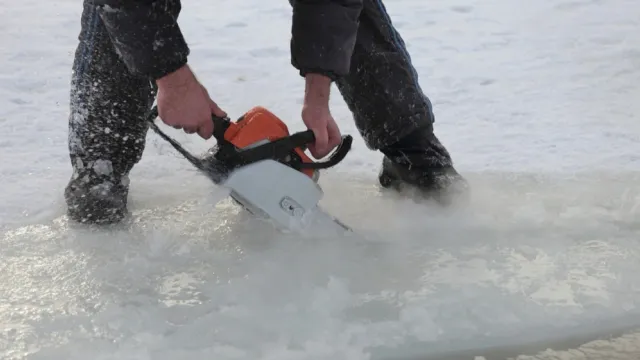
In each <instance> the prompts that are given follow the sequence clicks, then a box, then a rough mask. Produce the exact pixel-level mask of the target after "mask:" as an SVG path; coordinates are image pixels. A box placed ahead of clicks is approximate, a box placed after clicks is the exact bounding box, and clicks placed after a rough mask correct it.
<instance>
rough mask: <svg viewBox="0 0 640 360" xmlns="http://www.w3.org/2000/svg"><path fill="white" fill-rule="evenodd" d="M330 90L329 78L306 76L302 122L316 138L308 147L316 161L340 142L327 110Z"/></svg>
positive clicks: (334, 122)
mask: <svg viewBox="0 0 640 360" xmlns="http://www.w3.org/2000/svg"><path fill="white" fill-rule="evenodd" d="M330 90H331V80H330V79H329V78H327V77H325V76H322V75H318V74H308V75H307V76H306V88H305V96H304V105H303V107H302V121H304V124H305V125H306V126H307V128H308V129H310V130H312V131H313V133H314V135H315V137H316V141H315V143H313V144H310V145H309V151H310V152H311V155H313V157H314V158H316V159H320V158H323V157H325V156H327V155H328V154H329V153H330V152H331V150H333V149H334V148H335V147H336V146H338V145H339V144H340V140H341V134H340V129H339V128H338V125H337V124H336V121H335V120H334V119H333V116H332V115H331V111H330V110H329V92H330Z"/></svg>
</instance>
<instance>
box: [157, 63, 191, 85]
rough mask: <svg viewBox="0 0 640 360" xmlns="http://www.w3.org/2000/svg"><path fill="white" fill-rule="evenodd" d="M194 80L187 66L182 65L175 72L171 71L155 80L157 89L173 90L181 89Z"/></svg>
mask: <svg viewBox="0 0 640 360" xmlns="http://www.w3.org/2000/svg"><path fill="white" fill-rule="evenodd" d="M194 80H195V75H194V74H193V72H192V71H191V68H189V65H186V64H185V65H183V66H182V67H180V68H178V69H177V70H176V71H173V72H171V73H169V74H167V75H165V76H163V77H161V78H159V79H157V80H156V85H158V88H159V89H175V88H183V87H186V86H188V85H190V84H191V83H193V81H194Z"/></svg>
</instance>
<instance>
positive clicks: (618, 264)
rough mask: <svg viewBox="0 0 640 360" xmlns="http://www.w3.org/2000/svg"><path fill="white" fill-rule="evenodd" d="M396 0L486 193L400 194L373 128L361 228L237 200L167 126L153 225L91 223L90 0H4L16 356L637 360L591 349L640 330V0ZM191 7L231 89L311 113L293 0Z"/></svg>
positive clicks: (448, 139) (5, 325)
mask: <svg viewBox="0 0 640 360" xmlns="http://www.w3.org/2000/svg"><path fill="white" fill-rule="evenodd" d="M386 6H387V8H388V10H389V12H390V14H391V16H392V18H393V19H394V22H395V24H396V25H397V26H398V28H399V30H400V31H401V32H402V34H403V37H404V38H405V40H406V42H407V45H408V46H409V50H410V51H411V53H412V57H413V60H414V62H415V65H416V68H417V69H418V71H419V73H420V75H421V83H422V86H423V88H424V90H425V92H427V93H428V94H429V95H430V96H431V98H432V101H433V103H434V106H435V112H436V116H437V123H436V129H437V133H438V135H439V136H440V137H441V138H442V140H443V142H444V143H445V144H446V145H447V146H448V148H449V150H450V151H451V153H452V154H453V156H454V158H455V160H456V163H457V165H458V168H459V170H460V171H461V172H463V173H464V174H466V175H468V176H469V178H470V180H471V182H472V184H473V187H474V193H473V198H472V202H471V204H470V206H469V208H466V209H456V210H452V211H451V212H445V213H442V212H437V211H435V210H434V209H432V208H430V207H421V206H417V205H415V204H411V203H408V202H403V201H399V200H396V199H390V198H389V197H388V196H381V195H380V194H379V193H378V190H377V189H376V188H375V174H376V172H377V170H378V165H379V162H380V155H379V154H377V153H373V152H370V151H368V150H367V149H366V147H365V146H364V144H363V143H362V141H361V140H360V139H359V138H357V139H356V141H355V144H354V150H353V153H352V154H351V155H350V156H349V157H348V158H347V159H346V160H345V162H344V164H342V165H340V166H339V167H338V169H337V171H336V172H335V173H331V174H327V176H323V179H322V184H323V187H324V190H325V193H326V199H325V201H324V204H323V205H324V206H325V208H326V209H328V210H330V211H331V212H332V213H335V214H336V215H339V216H340V218H342V219H343V220H345V221H346V222H347V223H349V224H351V225H353V226H354V227H355V228H356V230H357V232H358V233H359V234H361V237H360V236H351V237H346V238H345V237H336V236H333V235H331V234H325V233H313V234H309V235H308V236H307V237H302V238H301V237H297V236H291V235H289V236H283V235H281V234H277V233H275V232H273V230H271V228H270V227H269V226H267V225H266V224H262V223H260V222H256V221H250V220H249V219H248V218H247V217H246V216H245V215H244V214H242V213H238V212H237V209H236V208H235V207H233V206H231V205H230V204H228V203H226V202H225V203H222V204H219V205H218V206H217V207H216V212H213V211H212V209H213V208H214V205H213V204H214V202H215V200H216V199H218V198H220V197H222V196H223V195H224V194H221V193H217V192H216V191H215V190H214V189H213V187H212V186H211V185H210V184H208V183H207V182H206V180H204V179H202V178H201V177H198V176H197V175H196V174H195V172H194V171H193V170H192V169H190V168H189V165H188V164H187V163H186V162H185V161H182V160H181V159H180V158H179V157H178V156H177V155H176V154H175V153H174V152H173V151H171V150H170V148H169V147H168V146H167V145H165V144H163V143H162V142H161V141H160V140H159V139H158V138H157V137H155V136H154V135H152V134H150V135H149V137H148V139H149V143H148V146H147V149H146V151H145V156H144V159H143V160H142V162H141V163H140V164H139V165H138V166H137V167H136V168H135V170H134V171H133V173H132V174H131V178H132V191H131V209H132V211H133V212H134V215H135V217H134V222H133V223H131V224H125V225H123V227H122V228H115V229H111V230H108V231H101V232H93V231H90V230H87V229H83V228H75V227H72V226H70V225H69V224H68V223H67V222H66V220H65V219H64V217H62V216H61V215H62V214H63V211H62V208H61V204H62V203H61V194H62V189H63V187H64V185H65V183H66V181H67V179H68V177H69V175H70V167H69V163H68V157H67V152H66V151H67V150H66V141H67V132H66V131H67V129H66V126H67V125H66V124H67V112H68V105H67V104H68V88H69V87H68V84H69V78H70V71H71V62H72V55H73V52H74V51H75V46H76V38H77V34H78V30H79V14H80V11H81V6H80V4H79V2H77V1H71V0H65V1H58V2H56V3H55V5H53V3H52V4H51V5H49V4H42V3H40V2H35V1H32V0H23V1H20V2H14V1H9V0H0V8H1V9H2V10H1V11H0V19H1V20H2V21H0V42H1V43H2V44H3V46H2V47H1V48H0V56H1V58H2V67H0V123H2V125H3V131H2V133H0V151H2V153H3V154H4V155H3V156H2V161H1V162H0V163H1V170H2V171H1V173H0V180H2V182H3V191H2V193H1V195H0V196H1V197H0V229H1V230H2V232H3V233H2V237H1V238H0V246H1V249H2V250H1V251H0V358H3V359H5V358H6V359H24V358H30V359H86V358H92V359H132V360H133V359H135V360H139V359H154V360H155V359H160V360H162V359H178V358H185V359H210V358H216V359H336V358H338V359H387V358H420V359H425V358H429V357H431V358H438V359H442V358H452V359H459V358H460V355H452V353H457V354H467V355H469V356H470V357H467V358H473V356H476V355H478V356H485V357H486V358H487V359H492V358H504V357H509V356H511V357H514V358H516V357H517V356H518V355H522V356H520V357H517V358H518V359H519V360H524V359H576V360H577V359H637V358H638V356H639V355H638V354H639V353H640V345H639V344H640V336H637V335H626V336H625V337H622V338H619V339H618V340H615V341H608V340H606V339H605V340H599V341H596V342H591V343H589V344H586V345H584V346H582V347H580V346H581V344H584V343H587V342H589V341H591V340H594V339H596V338H599V337H600V335H599V334H604V336H606V335H607V334H609V333H617V332H620V331H623V332H624V331H626V330H629V329H633V328H634V327H636V326H639V327H640V310H639V309H638V305H639V304H638V302H639V300H638V299H640V297H639V296H638V290H639V289H640V280H638V278H637V276H636V275H637V273H638V270H640V269H639V267H640V265H638V264H640V261H639V260H640V247H638V239H640V236H639V235H640V222H638V220H637V219H638V215H639V211H640V208H639V207H638V200H639V194H640V185H639V184H640V182H639V181H638V180H640V173H639V172H637V171H638V168H639V165H640V163H639V161H638V153H639V152H640V145H639V144H640V142H638V140H639V137H640V135H638V134H640V125H638V124H639V123H638V121H637V115H635V114H637V113H638V111H639V110H640V105H638V104H639V103H638V102H637V99H638V97H639V95H640V92H639V90H638V88H637V86H636V84H637V83H638V82H640V67H639V65H640V50H639V49H640V37H638V36H636V34H637V33H638V31H639V30H640V23H639V22H638V19H637V14H638V10H640V8H639V5H638V4H637V1H633V0H613V1H609V2H601V1H567V0H563V1H550V0H544V1H536V2H526V3H515V2H512V1H507V0H492V1H484V2H480V1H471V0H467V1H463V0H458V1H454V2H451V1H444V0H441V1H429V2H425V1H418V0H397V1H388V2H387V4H386ZM183 7H184V13H183V15H182V16H181V19H180V22H181V25H182V27H183V29H184V33H185V36H186V37H187V39H188V41H189V43H190V45H191V47H192V54H193V55H192V60H191V62H192V64H193V66H194V68H195V70H196V72H197V74H198V76H199V77H200V78H201V79H202V81H203V82H204V83H205V84H206V85H207V86H208V87H209V89H210V93H211V94H212V96H214V98H215V99H216V100H217V101H218V103H219V104H220V105H221V106H222V107H223V108H224V109H225V110H226V111H227V112H229V113H230V114H236V115H239V114H240V113H242V112H244V111H246V110H247V109H248V108H250V107H252V106H255V105H264V106H267V107H268V108H270V109H272V110H273V111H274V112H275V113H277V114H278V115H280V116H281V117H282V118H283V119H286V121H287V123H288V124H289V126H290V128H291V129H292V130H299V129H301V128H302V126H303V125H302V124H301V122H300V121H298V120H296V119H298V118H299V113H300V105H301V100H300V99H301V94H302V91H303V84H302V82H301V80H300V78H299V77H298V75H297V73H296V71H295V70H293V69H292V68H291V66H290V65H289V58H288V46H289V44H288V40H289V26H290V9H289V7H288V4H287V2H286V1H281V2H276V1H273V2H265V1H258V0H250V1H242V2H237V3H236V2H217V1H205V0H188V1H184V2H183ZM333 102H334V104H335V108H334V110H333V111H334V115H335V116H336V118H337V120H338V121H339V122H340V124H341V129H342V131H343V132H344V133H351V134H354V135H355V134H356V133H357V131H356V129H355V127H354V126H353V124H352V122H351V121H350V116H349V112H348V110H347V109H346V107H345V105H344V104H343V103H342V101H341V100H340V98H339V96H338V95H337V92H336V95H335V96H334V97H333ZM169 133H170V134H172V135H174V136H175V137H176V138H177V139H179V140H180V141H182V142H184V143H185V144H186V145H187V146H188V147H189V148H191V149H193V150H194V151H201V150H204V149H206V148H207V147H208V146H210V145H211V144H212V143H211V142H202V141H199V140H198V139H197V138H195V137H193V136H188V135H185V134H180V133H178V132H175V131H169ZM576 339H577V340H576ZM524 343H528V344H534V345H535V346H534V345H531V346H524V345H522V344H524ZM510 346H511V348H509V347H510ZM547 347H552V348H554V349H555V350H561V349H569V350H566V351H546V352H545V351H544V350H545V349H546V348H547ZM477 348H488V350H477ZM505 349H506V350H505ZM523 354H525V355H523ZM448 356H450V357H448ZM492 356H493V357H492ZM528 356H531V357H528Z"/></svg>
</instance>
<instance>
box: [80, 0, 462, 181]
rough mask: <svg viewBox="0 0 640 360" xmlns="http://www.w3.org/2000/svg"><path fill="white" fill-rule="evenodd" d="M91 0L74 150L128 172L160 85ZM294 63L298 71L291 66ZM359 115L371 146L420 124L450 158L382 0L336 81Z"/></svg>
mask: <svg viewBox="0 0 640 360" xmlns="http://www.w3.org/2000/svg"><path fill="white" fill-rule="evenodd" d="M89 3H90V2H89V1H85V4H84V11H83V14H82V28H81V32H80V36H79V40H80V42H79V45H78V48H77V50H76V54H75V60H74V64H73V78H72V84H71V114H70V117H69V152H70V157H71V162H72V165H73V167H74V170H75V171H76V173H78V172H81V169H83V168H90V167H92V166H94V164H96V163H100V164H102V165H101V166H103V167H104V164H105V163H110V164H111V165H110V166H111V167H112V169H111V170H112V171H113V172H114V173H115V174H117V175H120V176H123V175H126V174H127V173H128V172H129V171H130V170H131V169H132V168H133V166H134V165H135V164H136V163H137V162H138V161H139V160H140V157H141V155H142V152H143V150H144V146H145V136H146V132H147V124H146V122H145V118H144V117H145V114H146V113H147V111H148V110H149V109H150V107H151V106H152V104H153V101H154V98H155V93H154V90H153V87H152V84H151V82H150V81H149V79H146V78H140V77H136V76H133V75H132V74H130V73H129V71H128V70H127V68H126V67H125V65H124V63H123V62H122V61H121V60H120V59H119V57H118V54H117V53H116V52H115V50H114V47H113V46H112V44H111V41H110V39H109V36H108V34H107V32H106V30H105V27H104V25H103V24H102V21H101V20H100V17H99V15H98V13H97V12H96V10H95V8H94V7H93V6H92V5H90V4H89ZM292 71H294V70H293V69H292ZM336 85H337V87H338V89H339V90H340V93H341V94H342V96H343V98H344V100H345V102H346V104H347V105H348V107H349V109H350V110H351V111H352V113H353V117H354V120H355V122H356V125H357V127H358V129H359V131H360V134H361V135H362V137H363V138H364V139H365V141H366V143H367V145H368V146H369V147H370V148H371V149H375V150H383V151H384V150H385V148H386V147H388V146H390V145H392V144H394V143H396V142H397V141H398V140H399V139H401V138H404V137H405V136H407V135H409V134H412V133H413V134H415V133H416V131H420V132H421V133H424V134H428V136H426V137H425V139H423V140H422V141H421V143H422V144H423V145H421V146H425V147H433V149H424V150H425V153H424V154H425V156H428V157H430V158H429V159H425V161H426V162H428V163H431V164H436V165H440V166H443V167H444V166H449V165H450V164H451V159H450V157H449V154H448V153H447V151H446V149H444V147H443V146H442V145H441V144H440V143H439V142H438V140H437V138H436V137H435V136H433V121H434V116H433V113H432V108H431V103H430V101H429V98H428V97H427V96H426V95H425V94H424V93H423V91H422V89H421V88H420V85H419V84H418V75H417V73H416V71H415V69H414V67H413V65H412V64H411V59H410V57H409V54H408V52H407V50H406V48H405V45H404V42H403V40H402V38H401V37H400V34H398V32H397V31H396V30H395V28H394V27H393V25H392V23H391V20H390V18H389V15H388V14H387V12H386V9H385V8H384V5H383V4H382V1H381V0H365V1H364V9H363V12H362V14H361V17H360V28H359V30H358V38H357V42H356V45H355V50H354V53H353V57H352V62H351V70H350V74H349V75H348V76H347V77H345V78H343V79H341V80H339V81H337V82H336Z"/></svg>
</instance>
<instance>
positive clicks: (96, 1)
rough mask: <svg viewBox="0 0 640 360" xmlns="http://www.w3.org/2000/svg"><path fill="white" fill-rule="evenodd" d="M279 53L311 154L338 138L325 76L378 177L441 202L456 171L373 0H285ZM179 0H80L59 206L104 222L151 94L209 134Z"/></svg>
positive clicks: (136, 147) (118, 201) (139, 148)
mask: <svg viewBox="0 0 640 360" xmlns="http://www.w3.org/2000/svg"><path fill="white" fill-rule="evenodd" d="M290 2H291V5H292V7H293V22H292V38H291V44H290V46H291V63H292V65H293V66H294V67H295V68H296V69H297V70H298V71H299V72H300V75H301V76H302V77H304V79H305V83H306V86H305V96H304V105H303V107H302V120H303V121H304V123H305V125H306V126H307V127H308V128H310V129H312V130H313V131H314V132H315V134H316V137H317V141H316V143H315V144H313V145H311V146H310V147H309V150H310V151H311V154H312V155H313V156H314V157H316V158H320V157H323V156H324V155H326V154H328V153H329V152H330V151H331V150H332V149H333V148H334V147H335V146H336V145H337V144H338V143H339V141H340V131H339V129H338V126H337V125H336V123H335V121H334V119H333V117H332V115H331V112H330V109H329V91H330V86H331V84H332V83H335V84H336V86H337V87H338V89H339V90H340V93H341V94H342V96H343V98H344V100H345V102H346V104H347V105H348V107H349V109H350V110H351V111H352V113H353V116H354V119H355V122H356V125H357V127H358V129H359V131H360V133H361V134H362V136H363V138H364V140H365V141H366V143H367V146H368V147H370V148H371V149H375V150H380V151H381V152H382V153H383V154H384V155H385V157H384V161H383V164H382V170H381V172H380V177H379V181H380V183H381V184H382V185H383V186H384V187H393V188H396V189H400V188H401V185H403V184H404V185H409V186H411V187H414V188H416V187H417V188H418V189H420V190H421V191H422V192H423V193H424V194H427V195H429V196H432V197H435V198H436V199H438V200H439V201H440V202H442V203H446V202H447V201H448V200H447V199H449V195H450V194H452V193H456V192H459V191H465V189H466V187H467V185H466V181H465V180H464V179H463V178H462V177H461V176H460V175H459V174H458V173H457V172H456V170H455V169H454V168H453V165H452V161H451V157H450V155H449V154H448V152H447V150H446V149H445V147H444V146H443V145H442V144H441V143H440V142H439V140H438V139H437V138H436V136H435V135H434V134H433V121H434V116H433V113H432V109H431V103H430V101H429V99H428V98H427V96H425V95H424V94H423V92H422V90H421V88H420V86H419V84H418V76H417V74H416V71H415V69H414V68H413V66H412V64H411V60H410V57H409V55H408V53H407V50H406V49H405V46H404V43H403V40H402V39H401V37H400V35H399V34H398V33H397V31H396V30H395V29H394V27H393V25H392V23H391V20H390V19H389V16H388V14H387V12H386V10H385V8H384V6H383V4H382V3H381V0H291V1H290ZM180 10H181V4H180V1H179V0H137V1H134V0H129V1H124V0H85V1H84V10H83V14H82V29H81V32H80V36H79V41H80V42H79V45H78V48H77V50H76V54H75V61H74V65H73V70H74V73H73V78H72V86H71V114H70V118H69V152H70V158H71V163H72V167H73V176H72V178H71V180H70V182H69V184H68V185H67V187H66V189H65V199H66V202H67V205H68V214H69V216H70V218H71V219H73V220H75V221H78V222H85V223H114V222H118V221H120V220H121V219H122V218H123V217H124V216H125V215H126V213H127V196H128V191H129V182H128V174H129V172H130V171H131V169H132V168H133V166H134V165H135V164H136V163H137V162H138V161H139V160H140V157H141V155H142V152H143V149H144V146H145V135H146V131H147V124H146V122H145V114H146V113H147V111H148V110H149V109H150V108H151V106H152V105H153V101H154V98H155V97H156V87H157V105H158V110H159V117H160V118H161V120H162V121H164V122H165V123H166V124H168V125H171V126H173V127H175V128H181V129H183V130H184V131H185V132H187V133H197V134H199V135H200V136H201V137H202V138H204V139H208V138H210V137H211V135H212V131H213V128H212V127H213V125H212V122H211V113H213V114H215V115H217V116H224V115H226V114H225V112H224V111H223V110H222V109H221V108H220V107H219V106H218V105H217V104H216V103H215V101H213V100H212V99H211V98H210V97H209V95H208V93H207V90H206V89H205V88H204V87H203V86H202V85H201V84H200V83H199V82H198V80H197V79H196V77H195V75H194V73H193V72H192V69H190V67H189V66H188V64H187V57H188V55H189V48H188V46H187V43H186V42H185V39H184V38H183V36H182V33H181V31H180V28H179V26H178V24H177V18H178V14H179V13H180Z"/></svg>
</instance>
